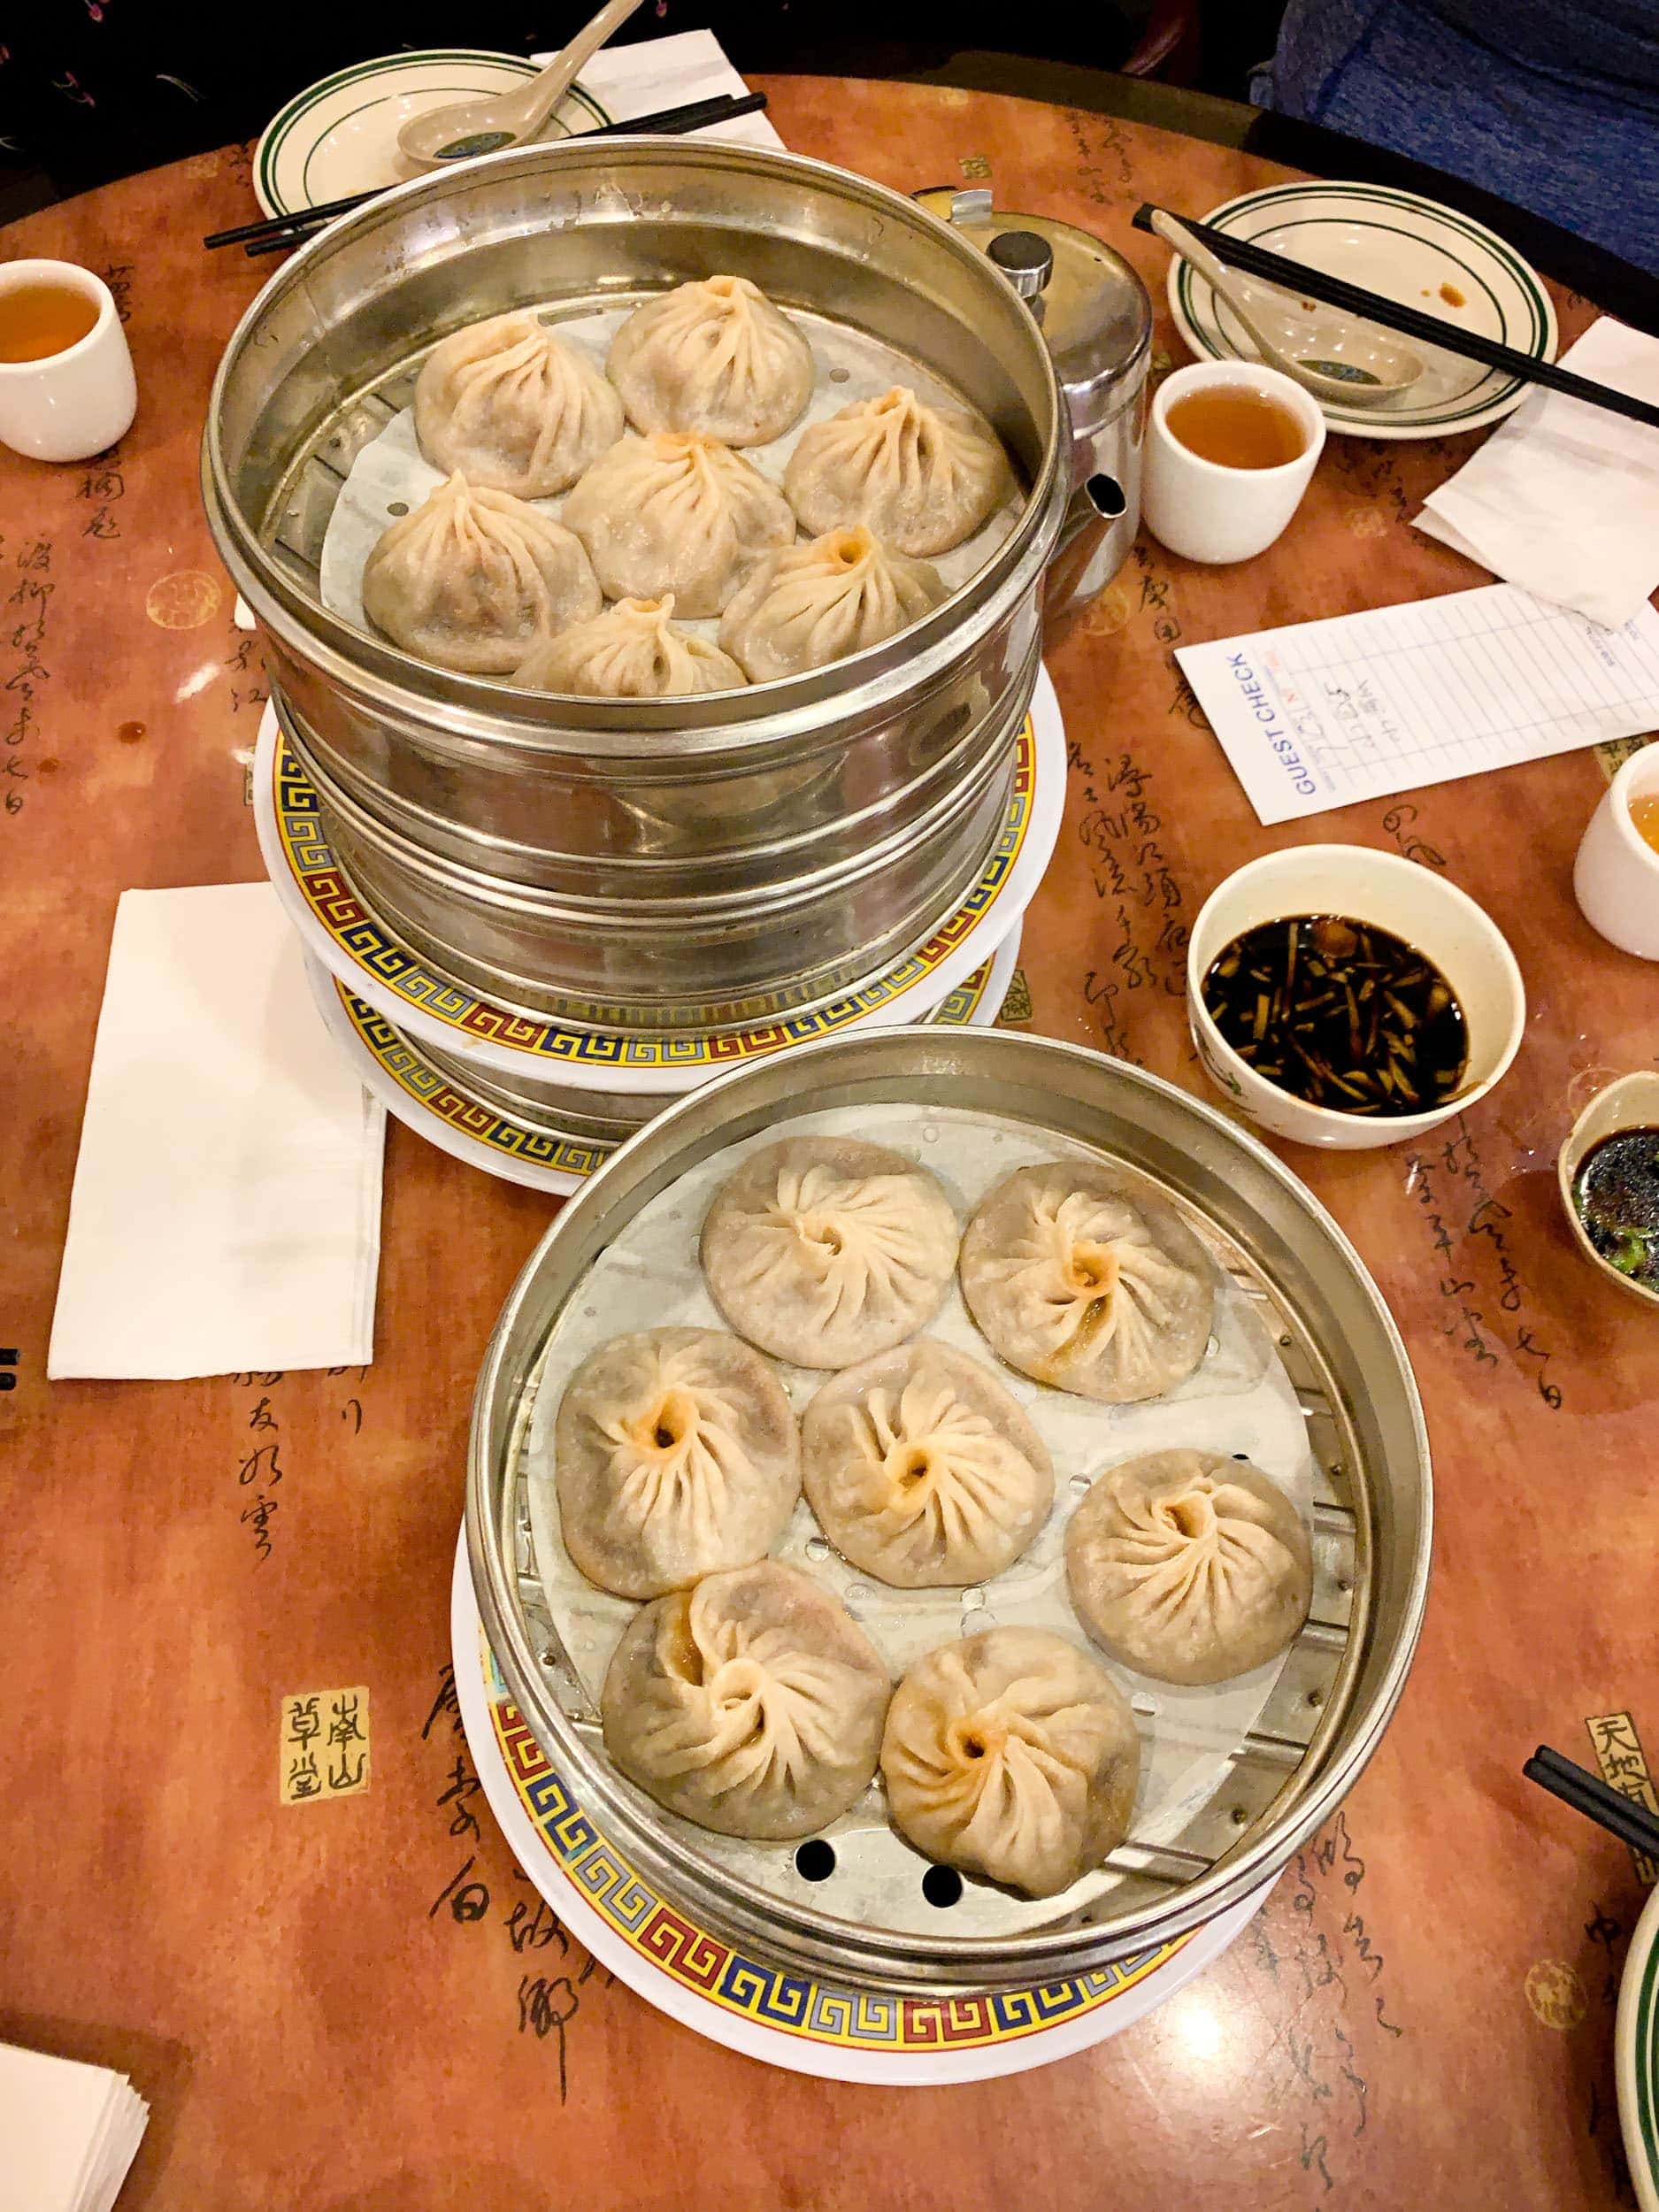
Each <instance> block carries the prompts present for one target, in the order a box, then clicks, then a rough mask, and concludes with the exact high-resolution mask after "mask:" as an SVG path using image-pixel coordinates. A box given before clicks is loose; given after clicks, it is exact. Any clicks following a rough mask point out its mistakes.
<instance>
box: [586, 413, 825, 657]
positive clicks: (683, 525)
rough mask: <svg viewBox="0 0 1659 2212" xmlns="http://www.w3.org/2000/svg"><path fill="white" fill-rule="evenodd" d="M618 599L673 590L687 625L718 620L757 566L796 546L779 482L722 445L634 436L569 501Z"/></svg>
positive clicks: (672, 436)
mask: <svg viewBox="0 0 1659 2212" xmlns="http://www.w3.org/2000/svg"><path fill="white" fill-rule="evenodd" d="M565 523H566V525H567V526H568V527H569V528H571V529H572V530H574V532H575V533H576V534H577V536H578V537H579V538H580V540H581V541H582V543H583V544H584V545H585V546H586V547H587V548H588V557H589V558H590V559H591V560H592V562H593V565H594V568H595V572H596V573H597V575H598V578H599V581H600V583H601V584H602V585H603V587H604V589H605V592H606V594H607V595H608V596H609V597H611V598H612V599H660V598H661V597H662V596H663V595H664V593H665V592H671V591H672V593H673V595H674V599H675V603H676V604H677V605H678V606H679V609H680V618H681V619H682V620H683V621H691V620H693V619H694V618H696V617H698V616H702V615H715V614H718V613H719V611H720V610H721V609H722V607H724V606H725V605H726V602H727V600H728V599H730V598H731V596H732V595H733V592H734V591H735V590H736V589H737V588H738V586H739V585H740V584H741V582H742V581H743V580H744V578H745V577H746V576H747V575H748V574H749V571H750V570H751V569H752V568H753V567H754V565H755V564H756V563H757V561H758V560H760V559H761V558H762V557H763V556H764V555H765V554H767V553H770V552H773V551H775V550H776V549H778V548H779V547H780V546H784V545H793V544H794V542H795V517H794V515H793V514H792V513H791V512H790V511H789V503H788V501H787V499H786V498H785V497H784V495H783V494H782V493H781V492H780V490H779V489H778V488H777V486H776V485H775V484H769V483H768V482H767V481H766V480H765V478H764V476H763V475H762V474H761V472H760V471H759V470H758V469H757V468H755V467H753V466H752V465H750V464H749V462H748V461H745V460H744V459H743V458H742V457H741V455H739V454H736V453H733V451H732V449H731V448H730V447H729V446H724V445H722V444H720V442H719V441H718V439H715V438H702V437H693V436H685V435H682V434H680V433H679V432H675V431H657V432H653V434H651V435H650V436H649V437H647V438H625V439H623V441H622V442H621V443H620V444H619V445H614V446H612V447H611V450H610V452H609V453H607V454H605V455H603V457H602V458H601V459H599V460H597V461H595V464H594V465H593V467H592V468H590V469H589V470H588V473H587V475H586V476H584V477H583V479H582V480H581V482H580V484H578V486H577V487H576V488H575V490H574V491H573V492H572V494H571V495H570V497H569V499H567V500H566V501H565Z"/></svg>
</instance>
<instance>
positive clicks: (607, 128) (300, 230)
mask: <svg viewBox="0 0 1659 2212" xmlns="http://www.w3.org/2000/svg"><path fill="white" fill-rule="evenodd" d="M765 104H766V96H765V94H764V92H745V93H742V94H741V95H740V94H738V93H735V92H721V93H718V94H716V95H714V96H712V97H710V98H709V99H706V100H692V101H688V102H687V104H686V105H685V106H683V107H677V108H660V109H659V110H658V111H657V113H656V114H655V115H638V116H635V117H634V119H633V120H632V121H631V122H627V123H603V124H601V125H600V127H599V128H598V129H597V130H594V131H582V132H580V134H579V135H580V137H581V138H582V139H583V140H584V141H586V140H588V139H589V138H622V137H630V138H631V137H633V136H634V135H635V134H637V133H640V132H646V133H649V134H654V135H655V136H657V137H659V138H683V137H684V136H685V134H686V133H687V131H703V130H707V129H708V128H709V127H710V124H713V123H732V122H735V121H736V119H737V118H738V117H739V116H740V115H758V114H759V113H760V111H761V110H762V109H763V108H764V106H765ZM456 166H457V167H460V166H462V165H461V164H459V163H457V164H456ZM433 173H434V174H436V172H435V171H434V172H433ZM389 189H390V188H389V187H388V186H385V185H382V186H380V187H379V188H377V189H376V190H374V191H373V192H353V193H350V194H349V196H347V197H346V198H345V199H343V200H328V201H326V202H325V203H324V204H323V205H322V206H320V207H300V208H296V209H295V210H294V211H293V213H292V214H291V215H272V216H268V217H266V218H265V219H264V220H263V221H261V222H257V223H239V224H238V225H237V226H236V227H235V228H234V230H216V231H211V232H210V233H209V234H208V235H207V236H206V237H205V238H204V240H203V241H202V243H203V244H204V246H240V247H241V248H242V250H243V252H244V253H246V254H247V255H249V257H250V258H251V257H254V256H257V255H259V254H267V253H286V252H287V251H288V249H289V247H290V246H299V245H303V243H304V242H305V241H306V239H308V238H310V237H312V236H313V235H314V234H316V233H317V232H318V231H319V230H322V229H323V228H325V227H326V225H328V224H329V223H332V222H333V221H334V219H335V217H336V216H339V215H348V214H349V213H350V211H351V210H352V209H353V208H354V207H363V206H365V205H366V204H367V203H368V202H369V201H370V200H378V199H379V198H380V193H381V192H382V191H387V190H389Z"/></svg>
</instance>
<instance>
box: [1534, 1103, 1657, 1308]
mask: <svg viewBox="0 0 1659 2212" xmlns="http://www.w3.org/2000/svg"><path fill="white" fill-rule="evenodd" d="M1556 1171H1557V1175H1558V1178H1559V1180H1560V1184H1561V1202H1562V1204H1563V1206H1564V1207H1565V1209H1566V1212H1567V1219H1568V1221H1569V1223H1570V1224H1571V1228H1572V1233H1573V1234H1574V1236H1575V1237H1576V1238H1577V1239H1578V1247H1579V1249H1580V1250H1581V1251H1582V1252H1583V1253H1584V1254H1585V1255H1586V1257H1587V1258H1589V1259H1590V1260H1591V1261H1593V1262H1594V1264H1595V1265H1596V1267H1598V1268H1599V1269H1600V1270H1601V1273H1602V1274H1603V1275H1605V1276H1607V1277H1608V1278H1609V1280H1610V1281H1612V1282H1615V1283H1617V1285H1618V1287H1619V1288H1620V1289H1621V1290H1627V1291H1628V1292H1629V1293H1630V1294H1631V1295H1632V1298H1640V1299H1641V1300H1642V1301H1643V1302H1644V1303H1645V1304H1647V1305H1649V1306H1654V1307H1659V1074H1655V1073H1653V1072H1652V1071H1640V1072H1639V1073H1637V1074H1635V1075H1621V1076H1620V1077H1619V1079H1618V1080H1617V1083H1609V1085H1608V1087H1607V1088H1606V1089H1605V1090H1604V1091H1598V1092H1597V1093H1596V1094H1595V1096H1594V1098H1593V1099H1592V1100H1591V1101H1590V1103H1589V1104H1588V1105H1587V1106H1586V1108H1585V1110H1584V1111H1583V1113H1581V1114H1580V1115H1579V1117H1578V1120H1577V1121H1575V1122H1574V1123H1573V1125H1572V1132H1571V1135H1570V1136H1569V1137H1568V1139H1567V1141H1566V1142H1565V1144H1563V1146H1562V1148H1561V1154H1560V1157H1559V1159H1558V1161H1557V1164H1556Z"/></svg>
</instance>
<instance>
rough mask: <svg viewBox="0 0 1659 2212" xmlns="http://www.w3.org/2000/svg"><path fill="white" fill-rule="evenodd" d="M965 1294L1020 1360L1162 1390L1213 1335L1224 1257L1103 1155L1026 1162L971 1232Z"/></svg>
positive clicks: (1080, 1390) (1055, 1376)
mask: <svg viewBox="0 0 1659 2212" xmlns="http://www.w3.org/2000/svg"><path fill="white" fill-rule="evenodd" d="M961 1272H962V1294H963V1296H964V1299H965V1300H966V1301H967V1305H968V1310H969V1312H970V1313H971V1314H972V1316H973V1317H974V1319H975V1321H977V1322H978V1323H979V1326H980V1328H981V1329H983V1330H984V1332H985V1333H986V1335H987V1337H988V1338H989V1339H990V1341H991V1344H992V1346H993V1348H995V1350H996V1352H997V1353H999V1354H1000V1356H1002V1358H1003V1359H1005V1360H1006V1361H1007V1362H1008V1363H1009V1365H1010V1367H1017V1368H1018V1370H1019V1371H1020V1373H1021V1374H1023V1375H1030V1376H1032V1377H1033V1378H1034V1379H1035V1380H1036V1381H1038V1382H1045V1383H1052V1384H1053V1385H1054V1386H1055V1387H1056V1389H1060V1390H1071V1391H1074V1392H1076V1394H1078V1395H1079V1397H1083V1398H1095V1399H1099V1400H1100V1401H1101V1402H1102V1403H1104V1404H1107V1405H1125V1404H1129V1403H1132V1402H1134V1401H1136V1400H1138V1399H1141V1398H1156V1396H1157V1395H1158V1394H1159V1393H1160V1392H1161V1391H1165V1390H1171V1389H1173V1388H1174V1386H1175V1385H1176V1384H1177V1383H1179V1382H1181V1381H1184V1380H1185V1379H1186V1378H1187V1376H1188V1375H1190V1374H1191V1373H1192V1371H1193V1370H1194V1368H1195V1367H1196V1366H1197V1364H1198V1363H1199V1361H1200V1360H1202V1358H1203V1356H1204V1354H1205V1352H1206V1350H1207V1349H1208V1348H1209V1343H1210V1322H1211V1320H1212V1318H1213V1317H1214V1313H1215V1305H1216V1285H1215V1270H1214V1268H1213V1266H1212V1264H1211V1263H1210V1256H1209V1254H1208V1253H1207V1252H1206V1251H1205V1249H1204V1248H1203V1246H1202V1244H1201V1243H1200V1242H1199V1240H1198V1239H1197V1238H1196V1237H1195V1236H1194V1234H1193V1233H1192V1231H1191V1230H1190V1229H1189V1228H1188V1227H1187V1224H1186V1223H1185V1222H1184V1221H1183V1220H1182V1219H1181V1217H1180V1216H1179V1214H1178V1213H1177V1212H1176V1211H1175V1210H1174V1208H1173V1207H1172V1206H1170V1205H1166V1204H1165V1203H1164V1201H1163V1200H1162V1199H1157V1198H1152V1197H1149V1196H1147V1195H1144V1194H1142V1193H1141V1192H1140V1191H1138V1190H1131V1189H1130V1188H1129V1187H1127V1186H1126V1185H1125V1183H1124V1182H1123V1181H1122V1180H1121V1179H1119V1178H1118V1177H1117V1176H1115V1175H1113V1174H1112V1173H1111V1172H1110V1170H1108V1169H1106V1168H1104V1167H1097V1166H1094V1164H1091V1163H1089V1162H1087V1161H1058V1160H1056V1161H1055V1162H1054V1163H1053V1164H1051V1165H1049V1166H1047V1167H1022V1168H1017V1169H1016V1170H1015V1171H1014V1172H1013V1174H1011V1175H1010V1176H1007V1177H1005V1178H1004V1179H1003V1180H1002V1182H1000V1183H998V1184H997V1185H996V1186H995V1188H994V1189H993V1190H992V1191H991V1192H990V1194H988V1195H987V1197H985V1198H983V1199H981V1201H980V1202H979V1207H978V1208H977V1210H975V1212H974V1215H973V1218H972V1220H971V1221H970V1222H969V1224H968V1227H967V1232H966V1233H965V1235H964V1238H963V1240H962V1263H961Z"/></svg>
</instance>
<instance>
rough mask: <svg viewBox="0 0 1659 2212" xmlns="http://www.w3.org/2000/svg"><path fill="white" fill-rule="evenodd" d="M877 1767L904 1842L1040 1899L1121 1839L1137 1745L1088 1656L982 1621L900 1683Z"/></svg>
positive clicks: (1030, 1631) (1125, 1711)
mask: <svg viewBox="0 0 1659 2212" xmlns="http://www.w3.org/2000/svg"><path fill="white" fill-rule="evenodd" d="M881 1772H882V1776H883V1778H884V1779H885V1780H886V1783H887V1807H888V1810H889V1811H890V1812H891V1813H892V1816H893V1821H894V1824H895V1827H896V1828H897V1829H898V1830H899V1832H901V1834H902V1835H904V1836H907V1837H908V1838H909V1839H910V1842H912V1843H913V1844H914V1845H915V1846H916V1847H917V1849H918V1851H925V1852H926V1854H927V1855H928V1857H929V1858H930V1859H934V1860H937V1861H938V1862H940V1863H941V1864H942V1865H945V1866H958V1867H961V1868H962V1869H963V1870H964V1872H967V1873H972V1874H983V1875H987V1876H988V1877H989V1878H990V1879H991V1880H992V1881H994V1882H1004V1883H1006V1884H1007V1885H1008V1886H1009V1887H1010V1889H1018V1890H1023V1891H1024V1892H1025V1894H1026V1895H1027V1896H1028V1897H1054V1896H1056V1895H1057V1894H1058V1893H1059V1892H1060V1891H1061V1890H1063V1889H1070V1887H1071V1885H1072V1883H1073V1882H1075V1881H1077V1880H1078V1879H1079V1878H1080V1877H1081V1876H1083V1875H1085V1874H1087V1873H1088V1872H1090V1871H1091V1870H1093V1869H1094V1868H1095V1867H1097V1866H1099V1865H1100V1864H1101V1863H1102V1860H1103V1859H1105V1857H1106V1856H1107V1855H1108V1853H1109V1852H1112V1851H1115V1850H1116V1849H1117V1847H1118V1845H1119V1844H1120V1843H1121V1842H1122V1841H1123V1839H1124V1838H1125V1836H1126V1835H1127V1834H1128V1832H1129V1821H1130V1816H1131V1815H1132V1813H1133V1809H1134V1801H1135V1786H1136V1784H1137V1782H1138V1780H1139V1778H1140V1773H1141V1743H1140V1739H1139V1737H1138V1736H1137V1735H1136V1733H1135V1723H1134V1715H1133V1713H1132V1712H1131V1710H1130V1709H1129V1701H1128V1699H1127V1698H1126V1697H1125V1695H1124V1694H1123V1692H1122V1691H1121V1690H1120V1689H1119V1688H1118V1686H1117V1684H1116V1683H1115V1682H1114V1681H1113V1680H1112V1678H1111V1677H1110V1675H1109V1674H1108V1673H1107V1671H1106V1670H1105V1668H1104V1667H1102V1665H1101V1663H1100V1662H1099V1661H1098V1660H1097V1659H1094V1658H1093V1657H1091V1656H1090V1655H1089V1654H1088V1653H1087V1652H1086V1651H1083V1650H1080V1649H1079V1647H1078V1646H1077V1645H1076V1644H1073V1643H1071V1642H1069V1641H1068V1640H1066V1639H1065V1638H1064V1636H1054V1635H1050V1634H1049V1633H1048V1631H1047V1630H1046V1629H1041V1628H988V1629H983V1630H981V1631H980V1632H979V1634H978V1635H977V1636H965V1637H964V1638H963V1640H962V1641H961V1642H960V1643H955V1644H945V1645H943V1646H941V1648H940V1649H938V1650H937V1651H930V1652H929V1653H928V1654H927V1655H926V1658H924V1659H921V1660H919V1661H918V1663H917V1664H916V1665H915V1666H913V1667H912V1668H911V1669H910V1672H909V1673H908V1674H907V1675H905V1677H904V1678H903V1679H902V1681H901V1682H900V1684H899V1686H898V1688H897V1689H896V1690H895V1692H894V1693H893V1702H892V1704H891V1705H890V1706H889V1707H888V1709H887V1728H886V1731H885V1732H884V1733H883V1736H882V1740H881Z"/></svg>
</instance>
